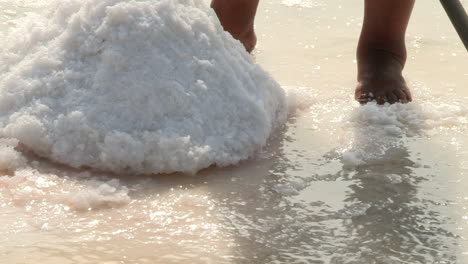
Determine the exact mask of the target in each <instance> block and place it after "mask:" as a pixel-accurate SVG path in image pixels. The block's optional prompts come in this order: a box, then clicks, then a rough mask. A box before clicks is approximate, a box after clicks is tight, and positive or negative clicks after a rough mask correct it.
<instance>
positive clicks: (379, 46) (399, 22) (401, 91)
mask: <svg viewBox="0 0 468 264" xmlns="http://www.w3.org/2000/svg"><path fill="white" fill-rule="evenodd" d="M413 5H414V0H366V1H365V13H364V23H363V27H362V31H361V37H360V39H359V44H358V49H357V61H358V82H359V84H358V87H357V89H356V99H357V100H358V101H359V102H361V103H366V102H367V101H369V100H372V99H376V100H377V102H378V103H384V102H389V103H395V102H398V101H401V102H409V101H411V100H412V98H411V94H410V91H409V90H408V87H407V86H406V83H405V80H404V79H403V77H402V71H403V67H404V65H405V62H406V47H405V32H406V27H407V25H408V21H409V18H410V15H411V11H412V8H413Z"/></svg>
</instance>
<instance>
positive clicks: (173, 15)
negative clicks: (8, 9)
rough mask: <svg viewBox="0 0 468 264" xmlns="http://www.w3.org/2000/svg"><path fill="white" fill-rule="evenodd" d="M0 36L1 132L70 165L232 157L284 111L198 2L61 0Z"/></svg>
mask: <svg viewBox="0 0 468 264" xmlns="http://www.w3.org/2000/svg"><path fill="white" fill-rule="evenodd" d="M55 4H56V7H57V8H56V9H55V11H54V12H52V13H50V14H48V15H46V16H39V17H38V16H35V17H34V18H29V19H28V18H26V19H24V21H22V22H21V23H19V26H18V27H17V28H16V29H14V30H13V31H12V32H10V33H9V35H8V36H6V37H5V38H4V39H5V40H3V41H0V44H2V45H0V46H2V47H1V48H0V61H1V62H2V63H1V64H0V137H7V138H16V139H18V140H19V141H20V142H21V143H22V144H24V145H25V146H26V147H28V148H29V149H31V150H33V151H34V152H35V153H37V154H39V155H41V156H45V157H48V158H50V159H52V160H54V161H57V162H61V163H65V164H68V165H71V166H73V167H81V166H88V167H93V168H98V169H104V170H110V171H115V172H121V171H129V172H133V173H170V172H175V171H182V172H189V173H194V172H196V171H198V170H200V169H202V168H206V167H208V166H210V165H213V164H215V165H218V166H226V165H231V164H236V163H237V162H239V161H240V160H242V159H246V158H248V157H250V156H252V155H253V154H254V153H255V151H257V150H258V149H259V148H261V147H262V146H263V145H264V144H265V143H266V140H267V138H268V137H269V135H270V133H271V132H272V131H273V129H275V127H277V126H280V125H281V124H282V123H283V122H284V121H285V119H286V116H287V103H286V99H285V95H284V91H283V90H282V89H281V87H280V86H279V85H278V83H276V82H275V81H274V80H273V79H272V78H271V77H270V76H269V75H268V74H267V73H266V72H265V71H263V70H262V69H261V68H260V67H259V66H258V65H256V64H255V63H253V61H252V59H251V57H250V56H249V55H248V54H247V53H246V52H245V50H244V49H243V47H242V45H241V44H240V43H239V42H238V41H236V40H234V39H233V38H232V37H231V36H230V35H229V34H228V33H226V32H224V31H223V29H222V27H221V25H220V24H219V21H218V20H217V17H216V15H215V13H214V12H213V11H212V10H211V9H210V8H209V7H208V6H207V4H206V3H205V2H204V1H203V0H156V1H155V0H140V1H124V0H68V1H57V2H56V3H55Z"/></svg>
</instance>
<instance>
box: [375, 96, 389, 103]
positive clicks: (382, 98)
mask: <svg viewBox="0 0 468 264" xmlns="http://www.w3.org/2000/svg"><path fill="white" fill-rule="evenodd" d="M376 101H377V104H379V105H383V104H385V103H386V102H388V98H387V96H385V95H378V96H377V97H376Z"/></svg>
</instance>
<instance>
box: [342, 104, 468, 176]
mask: <svg viewBox="0 0 468 264" xmlns="http://www.w3.org/2000/svg"><path fill="white" fill-rule="evenodd" d="M467 114H468V107H466V106H465V105H464V104H463V103H458V102H455V101H452V102H450V103H443V102H440V99H436V98H430V99H428V100H424V101H419V102H418V101H416V102H413V103H409V104H393V105H388V104H387V105H383V106H379V105H377V104H375V103H369V104H367V105H364V106H360V107H358V108H356V109H355V110H354V111H352V113H351V116H350V119H349V121H350V122H349V123H348V125H347V128H348V129H349V133H352V135H350V136H349V138H351V139H352V140H351V142H350V146H349V147H348V149H346V150H345V151H344V152H343V154H342V162H343V164H344V165H345V167H354V166H357V165H361V164H365V163H369V162H371V161H372V160H379V159H381V158H382V157H383V156H384V155H386V154H387V153H388V150H389V149H392V148H393V149H398V148H399V147H400V144H401V143H402V140H403V138H404V137H412V136H415V135H424V134H426V133H430V131H431V130H434V129H447V128H456V129H463V128H464V127H465V128H466V126H467V125H468V120H467V118H466V116H467Z"/></svg>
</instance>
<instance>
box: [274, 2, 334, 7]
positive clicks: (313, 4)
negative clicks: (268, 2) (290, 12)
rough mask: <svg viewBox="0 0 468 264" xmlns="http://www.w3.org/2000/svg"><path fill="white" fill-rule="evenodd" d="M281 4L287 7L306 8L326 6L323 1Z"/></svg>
mask: <svg viewBox="0 0 468 264" xmlns="http://www.w3.org/2000/svg"><path fill="white" fill-rule="evenodd" d="M281 3H282V4H283V5H285V6H299V7H305V8H311V7H317V6H323V5H325V4H324V3H323V2H322V1H317V0H283V1H282V2H281Z"/></svg>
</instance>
